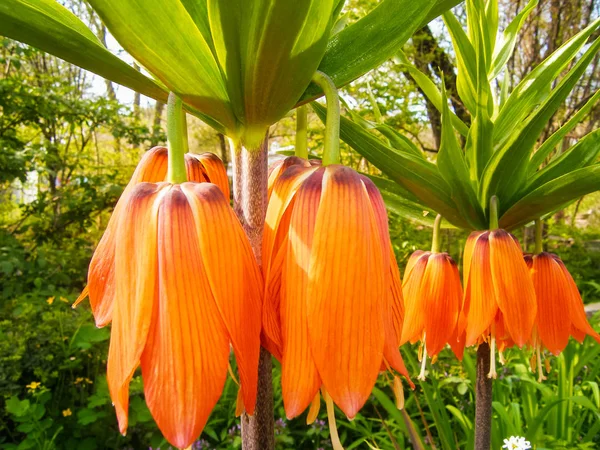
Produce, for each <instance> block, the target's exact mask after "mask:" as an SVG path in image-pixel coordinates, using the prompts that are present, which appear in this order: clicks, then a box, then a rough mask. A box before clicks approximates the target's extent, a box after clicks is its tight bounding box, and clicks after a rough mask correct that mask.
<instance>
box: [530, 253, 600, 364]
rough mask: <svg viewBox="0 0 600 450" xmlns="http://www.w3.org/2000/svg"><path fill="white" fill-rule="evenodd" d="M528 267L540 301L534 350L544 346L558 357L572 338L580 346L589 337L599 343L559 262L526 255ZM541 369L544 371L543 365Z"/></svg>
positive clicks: (545, 255) (548, 255) (550, 257)
mask: <svg viewBox="0 0 600 450" xmlns="http://www.w3.org/2000/svg"><path fill="white" fill-rule="evenodd" d="M525 263H526V264H527V266H528V267H529V273H530V274H531V279H532V280H533V287H534V288H535V294H536V297H537V317H536V321H535V332H534V339H533V345H534V347H535V348H536V349H539V347H540V346H543V347H545V348H546V349H547V350H549V351H550V352H551V353H554V354H555V355H558V354H559V353H560V352H562V351H563V350H564V348H565V347H566V346H567V343H568V342H569V336H573V337H575V339H577V340H578V341H579V342H581V341H583V338H584V337H585V336H586V335H589V336H592V337H593V338H594V339H595V340H596V341H598V342H599V343H600V335H598V333H596V331H594V329H593V328H592V327H591V326H590V324H589V323H588V321H587V318H586V315H585V310H584V309H583V301H582V299H581V296H580V295H579V290H578V289H577V285H576V284H575V281H573V278H572V277H571V274H570V273H569V271H568V270H567V268H566V267H565V265H564V264H563V262H562V261H561V260H560V258H559V257H558V256H556V255H554V254H551V253H546V252H542V253H540V254H537V255H526V256H525ZM538 365H539V366H540V368H541V361H538ZM540 376H542V375H541V371H540Z"/></svg>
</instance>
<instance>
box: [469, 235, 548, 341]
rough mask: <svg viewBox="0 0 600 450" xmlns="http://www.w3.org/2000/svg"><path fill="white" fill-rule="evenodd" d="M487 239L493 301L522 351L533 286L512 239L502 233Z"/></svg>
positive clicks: (529, 324) (532, 303)
mask: <svg viewBox="0 0 600 450" xmlns="http://www.w3.org/2000/svg"><path fill="white" fill-rule="evenodd" d="M489 237H490V263H491V271H492V278H493V281H494V292H495V294H496V301H497V302H498V307H499V308H500V309H501V310H502V314H503V315H504V320H505V324H506V327H507V329H508V332H509V333H510V336H511V338H512V340H513V341H514V342H515V343H516V344H517V345H518V346H519V347H522V346H523V345H525V343H526V342H527V341H528V340H529V339H530V337H531V330H532V329H533V324H534V322H535V317H536V310H537V303H536V300H535V291H534V289H533V283H532V282H531V277H530V276H529V271H528V270H527V265H526V264H525V262H524V261H523V253H522V252H521V248H520V247H519V245H518V244H517V243H516V242H515V240H514V237H513V236H512V235H511V234H509V233H507V232H506V231H504V230H494V231H491V232H490V234H489ZM472 267H473V265H471V268H472Z"/></svg>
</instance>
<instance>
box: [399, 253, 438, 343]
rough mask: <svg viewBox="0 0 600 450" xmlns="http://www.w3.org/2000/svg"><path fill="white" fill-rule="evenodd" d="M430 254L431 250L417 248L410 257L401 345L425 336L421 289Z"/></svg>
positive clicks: (404, 283) (405, 282) (405, 275)
mask: <svg viewBox="0 0 600 450" xmlns="http://www.w3.org/2000/svg"><path fill="white" fill-rule="evenodd" d="M430 256H431V252H423V251H421V250H417V251H416V252H414V253H413V254H412V255H411V257H410V258H409V264H410V266H407V268H406V271H405V274H404V281H403V282H402V294H403V296H404V323H403V324H402V338H401V339H400V345H402V344H404V343H405V342H408V341H416V340H419V339H422V338H423V331H424V329H425V309H424V308H423V303H422V302H421V301H422V298H421V289H422V284H423V276H424V274H425V270H426V268H427V261H428V260H429V257H430Z"/></svg>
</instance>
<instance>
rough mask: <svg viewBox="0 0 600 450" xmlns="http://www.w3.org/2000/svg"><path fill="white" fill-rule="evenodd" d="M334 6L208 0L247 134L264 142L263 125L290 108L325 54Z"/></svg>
mask: <svg viewBox="0 0 600 450" xmlns="http://www.w3.org/2000/svg"><path fill="white" fill-rule="evenodd" d="M337 6H338V2H337V1H333V0H301V1H293V2H290V1H273V0H253V1H247V0H229V1H222V0H208V13H209V19H210V28H211V31H212V38H213V40H214V44H215V50H216V55H217V58H218V61H219V64H220V66H221V70H222V71H223V73H224V74H225V80H226V81H225V82H226V84H227V90H228V91H229V93H230V96H231V101H232V104H233V106H234V110H235V114H236V116H237V119H238V121H239V122H240V123H241V124H242V126H244V127H245V128H246V130H245V132H246V133H256V134H257V137H256V139H258V140H259V141H262V140H263V138H264V134H265V130H266V129H267V127H268V126H269V125H271V124H272V123H274V122H276V121H278V120H279V119H281V118H282V117H283V116H285V114H286V113H287V112H288V111H289V110H290V109H292V108H293V107H294V105H295V103H296V102H297V101H298V99H299V98H300V96H301V95H302V93H303V92H304V91H305V90H306V88H307V86H308V85H309V83H310V81H311V79H312V76H313V74H314V73H315V70H316V69H317V66H318V65H319V63H320V62H321V59H322V58H323V55H324V53H325V49H326V48H327V41H328V38H329V32H330V29H331V26H332V25H333V22H334V20H335V19H336V17H334V16H337V9H336V7H337ZM246 140H250V141H252V140H253V139H252V138H246Z"/></svg>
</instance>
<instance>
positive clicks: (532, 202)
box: [500, 164, 600, 229]
mask: <svg viewBox="0 0 600 450" xmlns="http://www.w3.org/2000/svg"><path fill="white" fill-rule="evenodd" d="M597 190H600V164H594V165H593V166H588V167H584V168H582V169H577V170H574V171H573V172H570V173H568V174H566V175H563V176H561V177H558V178H556V179H554V180H552V181H549V182H548V183H546V184H544V185H542V186H540V187H538V188H537V189H535V190H533V191H532V192H530V193H528V194H527V195H526V196H524V197H523V198H521V199H520V200H519V201H518V202H516V203H515V204H514V205H512V206H511V208H510V209H509V210H508V211H506V212H505V213H504V214H503V215H502V217H500V227H501V228H505V229H513V228H517V227H520V226H522V225H525V224H527V223H529V222H531V221H532V220H534V219H537V218H538V217H541V216H543V215H544V214H547V213H549V212H551V211H553V210H554V209H556V207H557V206H559V205H566V204H568V203H570V202H572V201H574V200H576V199H578V198H579V197H581V196H583V195H586V194H589V193H590V192H595V191H597Z"/></svg>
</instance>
